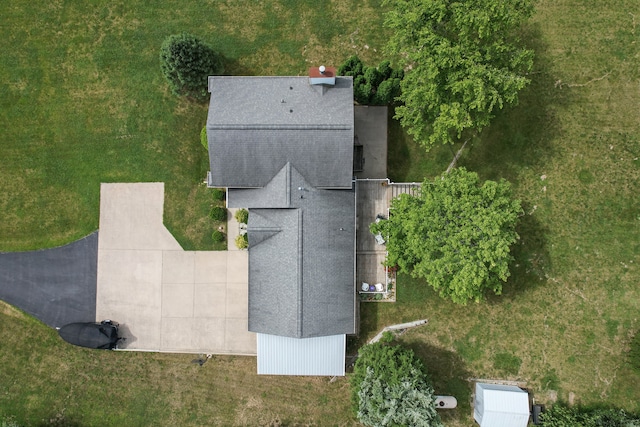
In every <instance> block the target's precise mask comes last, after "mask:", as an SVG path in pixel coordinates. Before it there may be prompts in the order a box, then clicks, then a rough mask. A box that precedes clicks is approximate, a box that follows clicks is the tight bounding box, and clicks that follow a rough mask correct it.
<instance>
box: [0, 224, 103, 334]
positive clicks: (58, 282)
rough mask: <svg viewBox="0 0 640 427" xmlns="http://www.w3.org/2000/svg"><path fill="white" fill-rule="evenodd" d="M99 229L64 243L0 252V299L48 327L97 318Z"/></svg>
mask: <svg viewBox="0 0 640 427" xmlns="http://www.w3.org/2000/svg"><path fill="white" fill-rule="evenodd" d="M97 265H98V232H97V231H96V232H94V233H92V234H90V235H88V236H87V237H84V238H82V239H80V240H77V241H75V242H73V243H70V244H68V245H65V246H60V247H57V248H51V249H42V250H37V251H30V252H4V253H0V299H1V300H3V301H5V302H7V303H9V304H11V305H13V306H15V307H18V308H20V309H21V310H23V311H25V312H27V313H28V314H30V315H32V316H34V317H36V318H38V319H40V320H41V321H42V322H44V323H46V324H47V325H49V326H51V327H54V328H55V327H60V326H63V325H66V324H67V323H73V322H93V321H95V319H96V283H97Z"/></svg>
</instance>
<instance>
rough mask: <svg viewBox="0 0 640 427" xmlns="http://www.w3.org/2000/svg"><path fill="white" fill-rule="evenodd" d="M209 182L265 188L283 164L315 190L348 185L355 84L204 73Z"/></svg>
mask: <svg viewBox="0 0 640 427" xmlns="http://www.w3.org/2000/svg"><path fill="white" fill-rule="evenodd" d="M209 92H211V102H210V105H209V114H208V117H207V135H208V140H209V152H210V168H211V181H210V184H211V185H212V186H219V187H235V188H249V187H263V186H265V185H266V184H267V183H268V182H269V181H270V180H271V179H272V178H273V177H274V175H276V173H277V172H278V171H279V170H281V169H282V168H283V167H284V165H285V164H286V163H287V162H290V163H291V164H292V165H293V166H295V167H296V168H297V169H298V170H299V171H300V172H302V173H303V174H304V176H305V177H306V178H307V180H308V181H309V183H310V184H311V185H312V186H314V187H320V188H350V187H351V179H352V162H353V117H354V116H353V85H352V80H351V78H350V77H339V78H337V79H336V85H335V86H330V87H325V86H314V85H310V84H309V79H308V77H218V76H216V77H209Z"/></svg>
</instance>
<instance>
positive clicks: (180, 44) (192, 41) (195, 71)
mask: <svg viewBox="0 0 640 427" xmlns="http://www.w3.org/2000/svg"><path fill="white" fill-rule="evenodd" d="M160 67H161V68H162V74H163V75H164V76H165V77H166V79H167V80H168V81H169V86H170V87H171V91H172V92H173V93H174V94H176V95H184V96H188V97H191V98H194V99H196V100H199V101H202V100H205V99H206V98H207V84H208V77H209V76H211V75H217V74H222V72H223V71H224V66H223V63H222V59H221V57H220V55H218V54H217V53H216V52H215V51H214V50H213V49H212V48H211V46H209V45H208V44H206V43H204V42H203V41H201V40H200V39H198V38H197V37H196V36H193V35H191V34H187V33H182V34H175V35H172V36H169V37H167V38H166V39H165V41H164V42H163V43H162V47H161V48H160Z"/></svg>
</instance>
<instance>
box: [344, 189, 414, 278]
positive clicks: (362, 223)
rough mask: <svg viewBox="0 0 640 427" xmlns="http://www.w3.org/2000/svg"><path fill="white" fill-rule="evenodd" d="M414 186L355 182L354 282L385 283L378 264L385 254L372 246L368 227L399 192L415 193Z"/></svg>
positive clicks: (380, 247)
mask: <svg viewBox="0 0 640 427" xmlns="http://www.w3.org/2000/svg"><path fill="white" fill-rule="evenodd" d="M419 188H420V184H418V183H399V184H396V183H390V182H389V181H388V180H386V179H385V180H357V181H356V215H357V219H356V283H357V286H358V290H360V286H361V285H362V283H363V282H364V283H369V284H371V285H375V284H376V283H382V284H386V281H387V276H386V273H385V270H384V266H383V265H382V264H383V262H384V260H385V258H386V255H387V252H386V251H387V248H386V246H385V245H379V244H377V243H376V241H375V238H374V236H373V234H371V232H370V231H369V225H370V224H371V223H373V222H375V220H376V216H377V215H382V216H383V217H384V218H388V216H389V205H390V203H391V200H392V199H393V198H394V197H397V196H398V195H400V194H402V193H408V194H416V191H417V189H419Z"/></svg>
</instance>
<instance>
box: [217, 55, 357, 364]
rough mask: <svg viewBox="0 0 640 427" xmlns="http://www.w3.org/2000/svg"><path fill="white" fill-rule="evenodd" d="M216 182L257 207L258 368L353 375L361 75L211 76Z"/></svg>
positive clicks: (252, 274)
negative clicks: (348, 358)
mask: <svg viewBox="0 0 640 427" xmlns="http://www.w3.org/2000/svg"><path fill="white" fill-rule="evenodd" d="M209 92H210V93H211V101H210V105H209V113H208V117H207V138H208V144H209V158H210V172H209V174H208V178H207V180H208V185H209V186H210V187H227V188H228V192H227V205H228V207H230V208H248V209H249V224H248V226H247V235H248V237H249V249H248V250H249V298H248V299H249V301H248V305H249V321H248V328H249V331H251V332H255V333H256V334H257V356H258V373H259V374H274V375H344V371H345V352H346V336H347V335H350V334H355V333H356V331H357V319H356V314H357V310H356V303H357V302H356V301H357V300H356V293H355V264H356V263H355V237H356V221H355V209H356V207H355V192H354V180H353V150H354V148H353V147H354V110H353V108H354V107H353V82H352V79H351V77H337V76H336V72H335V69H331V68H324V67H321V68H313V69H311V70H310V75H309V76H305V77H218V76H216V77H209Z"/></svg>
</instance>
